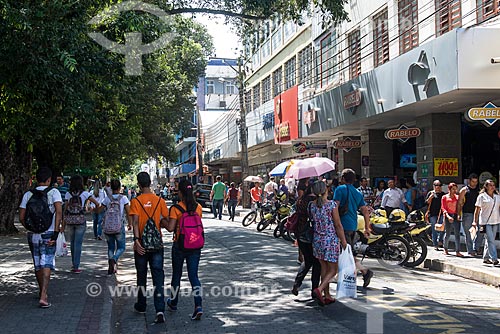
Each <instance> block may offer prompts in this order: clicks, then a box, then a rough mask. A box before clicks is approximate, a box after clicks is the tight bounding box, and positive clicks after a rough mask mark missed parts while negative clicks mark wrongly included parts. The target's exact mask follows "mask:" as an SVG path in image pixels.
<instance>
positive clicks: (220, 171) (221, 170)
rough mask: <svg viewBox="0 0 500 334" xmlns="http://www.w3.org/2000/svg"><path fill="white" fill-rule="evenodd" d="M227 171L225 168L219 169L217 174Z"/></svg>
mask: <svg viewBox="0 0 500 334" xmlns="http://www.w3.org/2000/svg"><path fill="white" fill-rule="evenodd" d="M227 173H228V171H227V168H221V169H219V174H227Z"/></svg>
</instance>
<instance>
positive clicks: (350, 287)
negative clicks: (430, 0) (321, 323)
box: [335, 245, 357, 299]
mask: <svg viewBox="0 0 500 334" xmlns="http://www.w3.org/2000/svg"><path fill="white" fill-rule="evenodd" d="M335 297H336V298H337V299H341V298H356V297H357V289H356V264H355V263H354V257H353V256H352V250H351V245H347V247H346V249H344V250H343V251H342V253H340V255H339V273H338V279H337V295H336V296H335Z"/></svg>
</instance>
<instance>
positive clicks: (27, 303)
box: [0, 213, 500, 333]
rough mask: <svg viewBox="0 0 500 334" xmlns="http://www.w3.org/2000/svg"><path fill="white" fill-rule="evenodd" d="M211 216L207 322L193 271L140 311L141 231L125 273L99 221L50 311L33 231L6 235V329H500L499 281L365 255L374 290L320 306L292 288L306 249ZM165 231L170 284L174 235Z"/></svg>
mask: <svg viewBox="0 0 500 334" xmlns="http://www.w3.org/2000/svg"><path fill="white" fill-rule="evenodd" d="M209 217H211V215H210V214H208V213H206V214H205V217H204V223H205V226H206V236H207V242H206V247H205V248H204V250H203V253H202V261H201V264H200V280H201V282H202V285H203V294H204V296H205V297H204V301H203V308H204V312H205V314H204V316H203V319H202V320H201V321H200V322H193V321H191V320H190V314H191V313H192V310H193V301H192V298H191V297H188V296H186V295H187V294H188V293H189V291H190V285H189V281H188V279H187V274H186V273H185V274H184V276H183V280H182V283H181V288H182V291H181V294H182V295H181V299H180V302H179V310H178V311H177V312H176V313H167V315H166V320H167V321H166V324H164V325H155V324H153V320H154V307H153V303H152V298H149V299H148V310H147V313H146V314H145V315H141V314H138V313H134V312H133V303H134V300H135V298H134V297H133V296H128V295H127V293H126V292H125V291H126V289H128V288H130V287H133V286H135V269H134V267H133V258H132V251H131V248H130V245H131V238H130V236H131V235H130V234H128V236H127V237H128V239H129V240H128V242H127V247H129V249H127V251H126V252H125V254H124V255H123V257H122V259H123V260H122V261H120V263H119V269H118V275H117V277H116V280H115V278H114V277H113V276H107V275H106V269H107V265H106V264H107V260H106V248H105V245H106V243H105V242H104V241H95V240H93V238H92V236H91V229H90V223H89V228H88V229H87V238H86V240H85V242H84V253H83V256H82V262H83V265H82V269H83V270H84V272H83V273H82V274H81V275H75V274H71V273H69V268H70V262H71V261H70V259H69V258H58V259H57V268H58V270H57V271H56V273H55V275H53V279H52V280H51V285H50V287H49V298H50V301H51V302H52V304H53V307H52V308H50V309H46V310H42V309H39V308H37V307H36V305H37V301H38V300H37V289H36V284H35V280H34V275H33V274H32V265H31V260H30V257H29V250H28V247H27V245H26V242H25V237H24V236H16V237H9V238H7V239H6V240H7V241H6V242H5V243H4V245H3V246H4V247H3V249H2V251H1V253H0V269H1V275H0V282H1V286H0V296H2V297H1V298H0V311H1V312H0V323H1V324H2V333H29V332H34V331H35V330H38V329H40V330H44V331H46V330H50V331H52V332H64V333H109V332H111V333H164V332H170V333H246V332H252V333H289V332H290V331H292V330H293V328H303V329H306V330H307V331H308V332H317V333H332V332H335V333H381V332H384V333H395V332H401V333H484V332H495V331H498V330H499V329H500V311H499V309H500V298H499V296H500V290H499V289H498V288H494V287H491V286H487V285H484V284H480V283H477V282H474V281H470V280H467V279H464V278H461V277H457V276H453V275H449V274H443V273H437V272H428V271H427V270H425V269H417V270H411V271H410V270H404V269H400V270H397V271H388V270H386V269H384V268H382V267H381V266H380V265H379V264H378V262H377V261H375V260H371V259H369V260H365V264H366V265H368V266H369V267H372V268H373V269H374V271H375V276H374V278H373V280H372V283H371V285H370V288H369V289H367V290H365V291H363V290H362V289H359V291H358V299H357V300H356V301H342V302H336V303H335V304H333V305H329V306H327V307H319V306H317V305H316V304H315V303H314V302H312V300H311V299H310V295H309V284H310V283H309V280H308V279H307V280H306V281H305V284H304V286H303V289H302V290H301V292H300V294H299V296H298V297H295V296H293V295H291V294H290V293H289V290H290V288H291V286H292V282H293V279H294V276H295V272H296V270H297V269H298V265H297V263H296V259H297V248H296V247H293V246H292V244H291V243H289V242H286V241H284V240H282V239H274V238H273V237H272V234H271V231H270V230H266V231H264V233H259V232H257V231H256V230H255V225H252V226H250V227H248V228H244V227H242V226H241V224H240V223H239V222H238V221H237V222H234V223H233V222H229V221H227V220H222V221H219V220H213V219H209ZM241 218H242V217H240V218H239V220H240V221H241ZM237 219H238V218H237ZM164 239H165V242H166V252H165V275H166V279H165V283H166V285H167V286H168V285H169V283H170V275H171V268H170V264H171V261H170V254H169V249H170V245H171V243H170V241H169V239H170V234H169V235H166V236H165V238H164ZM478 261H479V260H478ZM492 270H498V271H500V268H492ZM360 281H361V278H360ZM95 283H97V284H99V286H100V287H101V288H102V290H101V293H100V294H98V295H99V296H98V297H93V296H90V295H89V294H92V293H94V292H96V291H97V292H98V290H93V289H92V288H95V287H97V284H95ZM148 284H151V281H150V280H149V281H148ZM359 285H361V284H360V283H358V286H359ZM89 286H90V287H92V288H89ZM115 286H116V287H117V288H121V289H123V290H122V293H121V296H115V297H114V298H111V297H110V291H111V290H113V289H116V287H115ZM334 288H335V284H332V289H334ZM110 289H111V290H110ZM96 294H97V293H96ZM129 295H130V294H129ZM367 322H368V328H367Z"/></svg>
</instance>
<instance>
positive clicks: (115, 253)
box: [102, 179, 132, 275]
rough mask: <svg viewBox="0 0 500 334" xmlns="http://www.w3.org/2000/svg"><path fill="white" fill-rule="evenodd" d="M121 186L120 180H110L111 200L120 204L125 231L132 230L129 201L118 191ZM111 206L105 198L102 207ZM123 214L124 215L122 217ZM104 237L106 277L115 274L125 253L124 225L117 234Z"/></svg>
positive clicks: (105, 234) (108, 199) (108, 198)
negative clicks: (106, 260) (106, 251)
mask: <svg viewBox="0 0 500 334" xmlns="http://www.w3.org/2000/svg"><path fill="white" fill-rule="evenodd" d="M121 187H122V185H121V183H120V180H117V179H114V180H111V190H112V192H113V194H112V195H111V197H112V199H114V200H118V201H119V203H120V215H121V217H122V221H123V222H124V221H125V220H127V229H128V230H129V231H130V230H132V218H131V217H130V216H129V213H130V201H129V200H128V198H127V196H125V195H122V194H120V189H121ZM110 204H111V198H110V197H106V198H105V199H104V200H103V202H102V205H103V207H106V208H107V207H108V206H109V205H110ZM124 213H125V214H126V215H125V216H124ZM104 236H105V237H106V241H107V243H108V264H109V267H108V275H112V274H114V273H116V267H117V262H118V259H119V258H120V256H121V255H122V254H123V252H125V242H126V240H125V225H123V226H122V230H121V232H120V233H117V234H107V233H104Z"/></svg>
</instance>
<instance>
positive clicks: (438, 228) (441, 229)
mask: <svg viewBox="0 0 500 334" xmlns="http://www.w3.org/2000/svg"><path fill="white" fill-rule="evenodd" d="M429 206H430V204H429ZM442 213H443V210H442V209H441V210H439V216H438V219H437V221H436V224H434V230H435V231H437V232H444V230H445V222H444V219H443V222H442V223H439V222H440V221H441V214H442Z"/></svg>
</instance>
